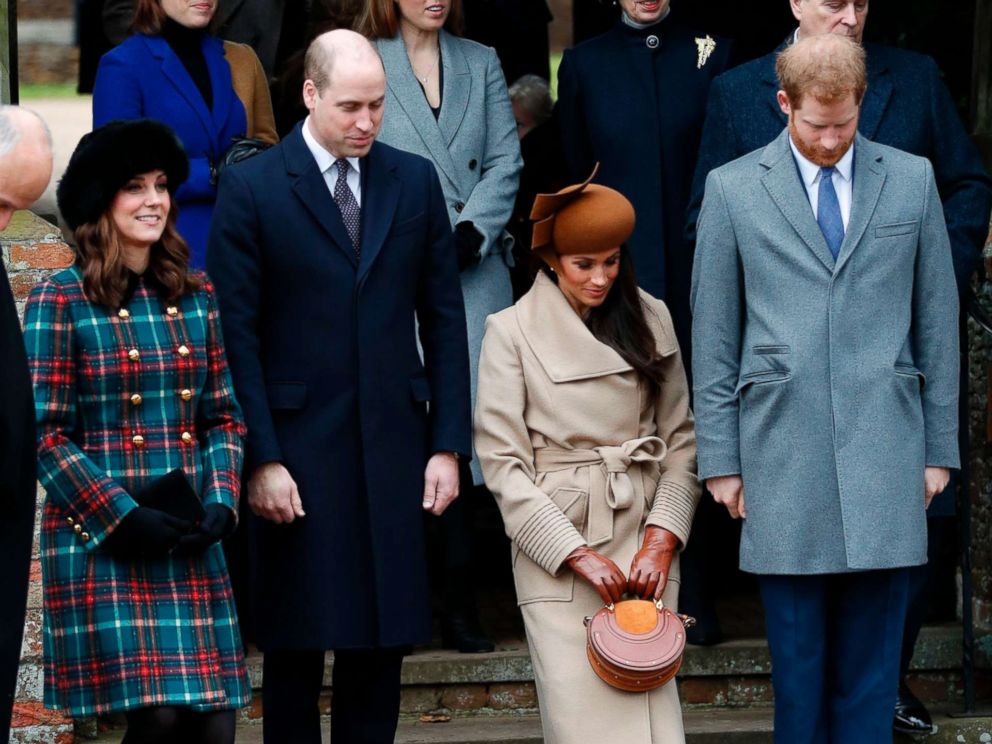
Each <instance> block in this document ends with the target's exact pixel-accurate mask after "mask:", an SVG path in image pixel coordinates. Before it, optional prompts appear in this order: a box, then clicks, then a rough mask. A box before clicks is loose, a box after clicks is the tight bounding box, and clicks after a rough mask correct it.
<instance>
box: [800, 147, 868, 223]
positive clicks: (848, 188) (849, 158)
mask: <svg viewBox="0 0 992 744" xmlns="http://www.w3.org/2000/svg"><path fill="white" fill-rule="evenodd" d="M789 146H790V147H791V148H792V155H793V157H795V159H796V165H798V166H799V174H800V176H801V177H802V180H803V186H805V187H806V196H808V197H809V204H810V206H811V207H813V219H816V207H817V205H818V204H819V201H820V175H821V174H820V166H819V165H817V164H816V163H812V162H810V161H809V160H807V159H806V158H805V157H804V156H803V154H802V153H801V152H799V150H798V149H797V148H796V143H795V142H793V141H792V137H791V136H790V137H789ZM853 178H854V144H853V143H852V144H851V146H850V147H849V148H847V152H845V153H844V157H842V158H841V159H840V160H839V161H838V162H837V164H836V165H835V166H834V175H833V179H832V180H833V183H834V191H836V192H837V203H838V204H840V216H841V219H842V220H844V229H845V230H847V223H848V221H849V220H850V219H851V195H852V193H853V191H854V180H853Z"/></svg>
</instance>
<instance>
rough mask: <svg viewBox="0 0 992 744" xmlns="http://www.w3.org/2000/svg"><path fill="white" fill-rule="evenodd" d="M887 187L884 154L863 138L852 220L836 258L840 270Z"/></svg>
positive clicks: (857, 144)
mask: <svg viewBox="0 0 992 744" xmlns="http://www.w3.org/2000/svg"><path fill="white" fill-rule="evenodd" d="M884 183H885V166H884V165H883V162H882V154H881V152H879V151H878V150H876V148H875V147H874V145H873V143H871V142H869V141H868V140H866V139H865V138H864V137H862V136H861V135H860V134H859V135H857V137H855V140H854V183H853V186H854V189H853V193H852V195H851V216H850V219H849V220H848V222H847V231H846V232H845V233H844V242H843V243H842V244H841V247H840V255H839V256H838V258H837V270H838V271H839V270H840V268H841V267H842V266H843V265H844V264H845V263H847V260H848V259H849V258H850V257H851V254H852V253H853V252H854V249H855V248H857V247H858V244H859V243H860V242H861V238H862V236H863V235H864V234H865V230H866V229H867V228H868V223H869V222H870V221H871V217H872V215H873V214H874V213H875V207H876V205H877V204H878V198H879V196H881V194H882V186H883V184H884Z"/></svg>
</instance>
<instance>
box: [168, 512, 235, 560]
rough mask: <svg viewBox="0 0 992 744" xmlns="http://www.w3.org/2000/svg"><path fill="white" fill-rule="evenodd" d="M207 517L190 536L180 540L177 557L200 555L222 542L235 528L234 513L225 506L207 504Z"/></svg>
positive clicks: (184, 536)
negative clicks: (216, 543)
mask: <svg viewBox="0 0 992 744" xmlns="http://www.w3.org/2000/svg"><path fill="white" fill-rule="evenodd" d="M204 510H205V511H206V513H207V514H206V516H205V517H204V518H203V521H202V522H200V524H199V525H197V527H196V529H195V530H194V531H193V532H191V533H190V534H188V535H183V536H182V537H180V538H179V545H178V546H177V547H176V555H198V554H200V553H202V552H203V551H204V550H206V549H207V548H209V547H210V546H211V545H213V544H214V543H215V542H217V541H219V540H222V539H223V538H224V537H226V536H227V534H228V532H230V531H231V528H232V527H233V526H234V513H233V512H232V511H231V510H230V509H228V508H227V507H226V506H224V505H223V504H207V505H206V506H205V507H204Z"/></svg>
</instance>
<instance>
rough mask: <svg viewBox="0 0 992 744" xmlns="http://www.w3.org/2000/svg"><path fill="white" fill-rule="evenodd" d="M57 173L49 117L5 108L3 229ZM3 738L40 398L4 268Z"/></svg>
mask: <svg viewBox="0 0 992 744" xmlns="http://www.w3.org/2000/svg"><path fill="white" fill-rule="evenodd" d="M51 175H52V142H51V136H50V135H49V134H48V130H47V128H46V126H45V124H44V122H43V121H42V120H41V119H40V118H38V116H37V115H36V114H33V113H31V112H30V111H26V110H25V109H22V108H18V107H17V106H3V107H0V231H2V230H5V229H6V228H7V225H8V224H9V223H10V218H11V217H12V216H13V214H14V210H17V209H27V208H28V207H30V206H31V204H32V203H33V202H34V201H35V200H36V199H38V197H40V196H41V194H42V192H44V190H45V187H46V186H48V181H49V179H50V178H51ZM0 354H2V355H3V363H2V364H0V551H2V552H0V556H2V558H0V597H2V598H3V599H2V601H0V741H7V739H8V738H9V731H10V718H11V711H12V709H13V705H14V689H15V687H16V685H17V667H18V664H19V662H20V658H21V636H22V634H23V631H24V610H25V606H26V603H27V598H28V570H29V567H30V564H31V539H32V537H33V536H34V501H35V492H36V491H37V489H38V476H37V473H38V458H37V455H36V452H37V446H36V442H35V429H34V396H33V395H32V394H31V376H30V375H29V374H28V360H27V356H26V355H25V352H24V338H23V337H22V335H21V322H20V320H19V319H18V317H17V308H16V307H15V305H14V298H13V296H12V295H11V292H10V285H9V284H8V283H7V274H6V272H3V271H0Z"/></svg>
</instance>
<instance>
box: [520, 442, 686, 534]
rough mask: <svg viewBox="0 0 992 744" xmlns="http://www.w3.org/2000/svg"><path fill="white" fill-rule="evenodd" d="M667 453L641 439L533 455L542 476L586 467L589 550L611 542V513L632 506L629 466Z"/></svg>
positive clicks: (547, 449) (661, 446) (549, 449)
mask: <svg viewBox="0 0 992 744" xmlns="http://www.w3.org/2000/svg"><path fill="white" fill-rule="evenodd" d="M667 452H668V447H667V446H666V444H665V442H664V441H662V440H661V439H660V438H658V437H641V438H640V439H631V440H628V441H626V442H624V443H623V444H620V445H617V446H606V447H596V448H594V449H589V450H586V449H557V448H554V447H545V448H544V449H540V450H538V451H537V452H536V453H535V454H536V458H535V460H536V466H537V470H538V471H539V472H545V473H547V472H552V471H555V470H564V469H566V468H569V467H573V466H580V467H581V466H583V465H585V466H590V469H589V512H588V521H587V524H588V529H587V536H586V541H587V542H588V543H589V546H590V547H596V546H597V545H603V544H604V543H608V542H610V541H611V540H612V539H613V512H615V511H621V510H623V509H629V508H630V507H631V506H633V504H634V497H635V490H634V483H633V481H632V480H631V479H630V475H629V473H628V471H629V470H630V467H631V465H634V464H635V463H648V462H661V461H662V460H663V459H664V458H665V454H666V453H667ZM597 465H598V467H592V466H597Z"/></svg>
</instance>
